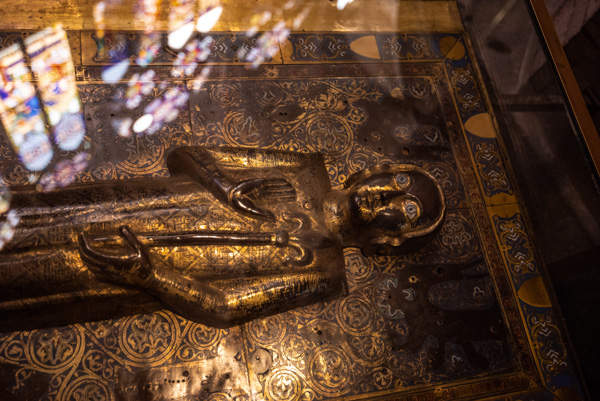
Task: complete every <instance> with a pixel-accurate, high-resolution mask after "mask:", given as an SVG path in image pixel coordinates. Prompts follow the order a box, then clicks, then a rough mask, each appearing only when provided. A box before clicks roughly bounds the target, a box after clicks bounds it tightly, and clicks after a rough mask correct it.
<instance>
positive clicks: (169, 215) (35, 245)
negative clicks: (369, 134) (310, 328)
mask: <svg viewBox="0 0 600 401" xmlns="http://www.w3.org/2000/svg"><path fill="white" fill-rule="evenodd" d="M167 167H168V169H169V172H170V177H167V178H145V179H135V180H121V181H110V182H96V183H82V184H77V185H72V186H70V187H68V188H64V189H60V190H56V191H54V192H50V193H38V192H36V191H35V190H34V189H31V188H14V191H13V201H12V205H13V207H14V208H15V210H17V212H18V214H19V215H20V218H21V224H20V225H19V227H18V228H17V232H16V233H15V237H14V238H13V241H12V242H11V243H9V244H8V245H7V246H6V248H5V249H4V250H2V251H1V252H0V272H1V273H0V319H2V320H3V321H5V322H11V324H8V325H5V328H6V329H9V330H10V329H15V328H26V327H27V326H30V327H39V326H44V325H48V324H61V323H72V322H75V321H81V320H93V319H104V318H109V317H116V316H118V315H124V314H131V313H140V312H146V311H151V310H157V309H160V308H161V306H162V307H166V308H168V309H171V310H172V311H174V312H176V313H178V314H180V315H181V316H184V317H186V318H188V319H191V320H194V321H197V322H200V323H204V324H208V325H212V326H216V327H228V326H232V325H237V324H241V323H244V322H247V321H249V320H251V319H255V318H258V317H261V316H266V315H269V314H274V313H279V312H283V311H285V310H289V309H292V308H296V307H298V306H303V305H308V304H311V303H315V302H318V301H322V300H326V299H330V298H332V297H336V296H340V295H343V294H345V292H346V291H347V288H346V279H345V267H344V253H343V248H345V247H358V248H360V249H361V250H362V251H363V253H364V254H365V255H367V256H369V255H391V254H398V253H405V252H411V251H413V250H416V249H418V248H420V247H422V246H423V245H424V244H425V243H427V242H428V241H430V240H431V238H432V237H433V236H435V234H436V232H437V231H438V229H439V228H440V227H441V224H442V220H443V218H444V212H445V205H444V197H443V193H442V189H441V187H440V185H439V184H438V183H437V182H436V181H435V179H434V178H433V177H432V176H431V175H429V174H428V173H427V172H425V171H424V170H422V169H421V168H419V167H417V166H413V165H408V164H379V165H376V166H373V167H370V168H367V169H365V170H363V171H360V172H358V173H356V174H354V175H352V176H350V177H349V178H348V179H347V180H346V181H345V184H344V188H343V189H342V190H337V191H333V190H332V189H331V184H330V181H329V178H328V174H327V170H326V167H325V163H324V161H323V157H322V156H321V155H320V154H316V153H293V152H285V151H274V150H262V149H247V148H227V147H214V148H211V147H181V148H177V149H175V150H173V151H172V152H171V153H170V154H169V156H168V158H167Z"/></svg>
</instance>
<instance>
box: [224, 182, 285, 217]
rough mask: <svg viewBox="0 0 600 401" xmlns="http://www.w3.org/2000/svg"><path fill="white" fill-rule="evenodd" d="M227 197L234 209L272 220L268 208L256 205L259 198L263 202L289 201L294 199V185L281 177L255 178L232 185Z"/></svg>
mask: <svg viewBox="0 0 600 401" xmlns="http://www.w3.org/2000/svg"><path fill="white" fill-rule="evenodd" d="M227 199H228V202H229V205H231V206H232V207H233V208H234V209H236V210H238V211H240V212H242V213H245V214H248V215H250V216H252V217H254V218H258V219H264V220H273V219H275V216H274V215H273V213H271V212H270V211H268V210H263V209H261V208H259V207H257V206H256V204H255V203H256V202H257V201H258V200H259V199H260V200H262V201H264V202H289V201H293V200H295V199H296V191H295V190H294V187H292V185H291V184H290V183H289V182H287V181H286V180H284V179H283V178H255V179H251V180H245V181H242V182H240V183H239V184H237V185H236V186H235V187H233V188H232V189H231V190H230V191H229V193H228V195H227Z"/></svg>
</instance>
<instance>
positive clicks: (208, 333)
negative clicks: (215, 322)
mask: <svg viewBox="0 0 600 401" xmlns="http://www.w3.org/2000/svg"><path fill="white" fill-rule="evenodd" d="M221 334H222V330H221V329H216V328H214V327H208V326H205V325H203V324H200V323H195V324H194V325H193V326H192V328H191V329H190V334H189V338H190V340H191V342H192V343H193V344H194V345H195V346H197V347H200V348H209V347H212V346H213V345H215V344H216V343H217V342H218V341H219V340H220V339H221Z"/></svg>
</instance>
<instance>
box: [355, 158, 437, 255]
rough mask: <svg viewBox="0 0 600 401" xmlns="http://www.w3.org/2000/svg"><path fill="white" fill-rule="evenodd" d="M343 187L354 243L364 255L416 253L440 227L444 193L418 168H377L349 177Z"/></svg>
mask: <svg viewBox="0 0 600 401" xmlns="http://www.w3.org/2000/svg"><path fill="white" fill-rule="evenodd" d="M344 186H345V188H346V191H347V194H348V196H349V211H350V218H351V220H352V226H353V227H352V230H353V231H354V233H356V236H354V242H355V243H356V244H357V246H359V247H360V248H361V249H362V251H363V253H365V254H366V255H373V254H383V255H393V254H400V253H406V252H412V251H414V250H416V249H418V248H420V247H422V246H423V245H425V244H426V243H427V242H429V241H430V240H431V239H432V238H433V237H434V236H435V235H436V234H437V232H438V231H439V229H440V228H441V226H442V221H443V219H444V214H445V209H446V207H445V203H444V194H443V191H442V188H441V186H440V185H439V184H438V182H437V181H436V180H435V178H433V177H432V176H431V175H430V174H429V173H427V172H426V171H425V170H423V169H422V168H420V167H418V166H413V165H410V164H378V165H376V166H373V167H370V168H367V169H365V170H362V171H360V172H358V173H356V174H354V175H352V176H350V177H349V178H348V180H347V181H346V183H345V184H344Z"/></svg>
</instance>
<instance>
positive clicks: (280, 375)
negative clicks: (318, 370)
mask: <svg viewBox="0 0 600 401" xmlns="http://www.w3.org/2000/svg"><path fill="white" fill-rule="evenodd" d="M265 390H266V392H267V399H269V400H274V401H296V400H297V399H298V398H300V395H301V392H302V381H301V380H300V377H299V376H298V374H297V373H296V372H294V371H293V370H291V369H289V368H287V369H286V368H279V369H276V370H274V371H273V373H271V374H270V375H269V377H267V381H266V383H265Z"/></svg>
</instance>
